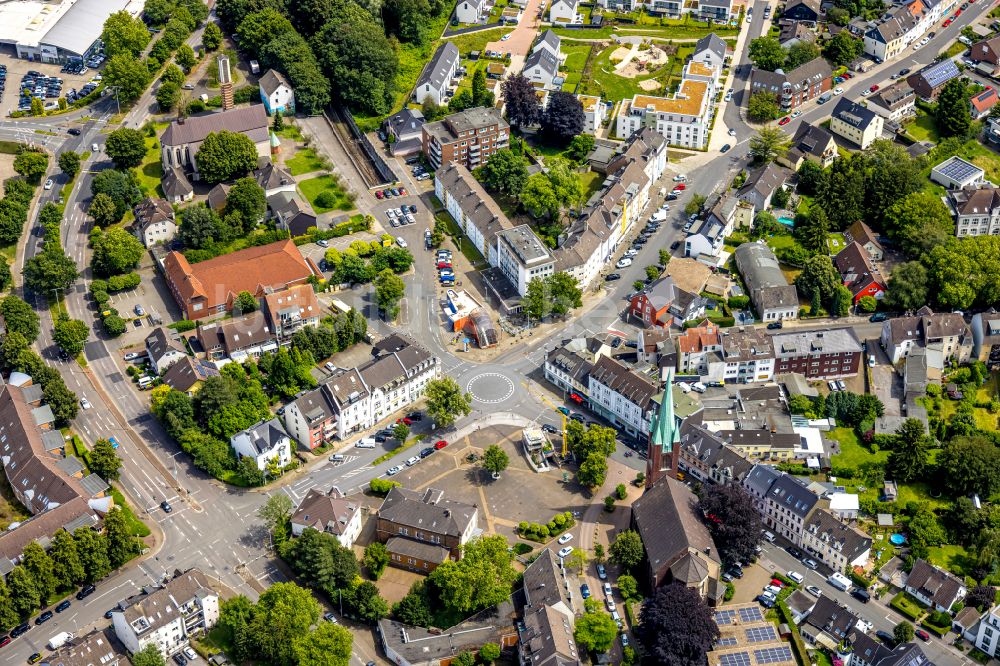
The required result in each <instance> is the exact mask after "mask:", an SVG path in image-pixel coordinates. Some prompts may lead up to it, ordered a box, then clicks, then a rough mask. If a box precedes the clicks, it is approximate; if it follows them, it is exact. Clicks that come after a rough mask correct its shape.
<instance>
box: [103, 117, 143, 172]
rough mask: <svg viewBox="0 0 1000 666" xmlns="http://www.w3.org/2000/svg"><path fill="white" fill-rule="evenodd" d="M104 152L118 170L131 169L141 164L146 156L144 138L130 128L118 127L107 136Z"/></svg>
mask: <svg viewBox="0 0 1000 666" xmlns="http://www.w3.org/2000/svg"><path fill="white" fill-rule="evenodd" d="M104 152H105V153H107V155H108V157H110V158H111V159H112V161H113V162H114V163H115V167H116V168H118V169H133V168H135V167H137V166H139V165H140V164H142V160H143V158H144V157H145V156H146V138H145V136H144V135H143V133H142V132H141V131H139V130H137V129H133V128H131V127H119V128H118V129H116V130H114V131H113V132H111V133H110V134H108V139H107V142H106V143H105V145H104Z"/></svg>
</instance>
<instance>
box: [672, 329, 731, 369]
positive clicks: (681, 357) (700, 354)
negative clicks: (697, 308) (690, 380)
mask: <svg viewBox="0 0 1000 666" xmlns="http://www.w3.org/2000/svg"><path fill="white" fill-rule="evenodd" d="M721 351H722V340H721V337H720V331H719V327H718V326H716V325H715V324H713V323H712V322H710V321H709V320H707V319H705V320H703V321H702V322H701V323H700V324H698V325H697V326H692V327H691V328H689V329H687V330H685V331H684V332H683V333H681V334H680V335H678V336H677V372H679V373H681V374H698V375H704V374H706V373H707V372H708V363H709V359H710V358H718V356H717V355H716V354H715V352H721Z"/></svg>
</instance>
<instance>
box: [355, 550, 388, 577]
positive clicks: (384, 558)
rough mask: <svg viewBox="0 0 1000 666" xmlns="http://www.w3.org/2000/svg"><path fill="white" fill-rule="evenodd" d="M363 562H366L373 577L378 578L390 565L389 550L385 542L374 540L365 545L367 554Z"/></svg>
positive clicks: (366, 567) (365, 564)
mask: <svg viewBox="0 0 1000 666" xmlns="http://www.w3.org/2000/svg"><path fill="white" fill-rule="evenodd" d="M362 564H364V566H365V569H367V570H368V573H369V574H371V577H372V578H374V579H375V580H378V579H379V577H380V576H381V575H382V572H383V571H385V568H386V567H387V566H388V565H389V551H388V549H386V547H385V544H384V543H381V542H379V541H373V542H372V543H370V544H368V545H367V546H365V555H364V559H363V560H362Z"/></svg>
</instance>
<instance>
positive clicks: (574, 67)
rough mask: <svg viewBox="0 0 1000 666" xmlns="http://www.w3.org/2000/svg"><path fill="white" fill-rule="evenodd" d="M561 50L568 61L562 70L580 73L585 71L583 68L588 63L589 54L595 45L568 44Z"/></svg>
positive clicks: (564, 63)
mask: <svg viewBox="0 0 1000 666" xmlns="http://www.w3.org/2000/svg"><path fill="white" fill-rule="evenodd" d="M561 48H562V52H563V53H564V54H565V55H566V60H565V61H564V62H563V66H562V68H561V69H565V70H566V71H567V72H577V73H579V72H582V71H583V66H584V65H585V64H586V63H587V54H589V53H590V49H592V48H593V45H592V44H577V43H575V42H566V43H565V44H563V45H562V47H561Z"/></svg>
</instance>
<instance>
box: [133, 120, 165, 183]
mask: <svg viewBox="0 0 1000 666" xmlns="http://www.w3.org/2000/svg"><path fill="white" fill-rule="evenodd" d="M167 125H168V123H153V130H154V134H153V136H147V137H145V141H146V156H145V157H144V158H143V159H142V164H140V165H139V168H138V169H136V178H137V179H138V181H139V187H140V188H141V189H142V193H143V194H145V195H147V196H158V197H162V196H163V188H162V187H161V186H160V183H161V182H162V181H163V166H162V165H161V164H160V140H159V138H158V137H159V136H160V134H161V133H162V132H163V130H164V129H166V127H167Z"/></svg>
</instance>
